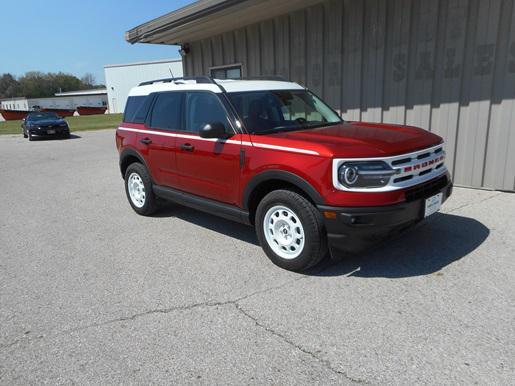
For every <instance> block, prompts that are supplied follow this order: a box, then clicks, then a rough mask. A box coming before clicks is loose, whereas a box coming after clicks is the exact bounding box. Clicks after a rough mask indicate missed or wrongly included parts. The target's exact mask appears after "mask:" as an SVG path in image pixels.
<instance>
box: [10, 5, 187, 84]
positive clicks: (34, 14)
mask: <svg viewBox="0 0 515 386" xmlns="http://www.w3.org/2000/svg"><path fill="white" fill-rule="evenodd" d="M192 2H193V0H146V1H145V0H123V1H122V0H119V1H114V0H87V1H84V0H82V1H78V0H67V1H65V0H45V1H42V0H23V1H19V0H18V1H16V0H15V1H2V2H1V5H0V36H1V38H0V74H3V73H11V74H13V75H16V76H20V75H23V74H24V73H25V72H27V71H42V72H59V71H61V72H65V73H70V74H73V75H76V76H78V77H81V76H83V75H84V74H85V73H92V74H93V75H94V76H95V79H96V81H97V83H103V82H104V65H106V64H120V63H130V62H138V61H145V60H158V59H174V58H178V57H180V56H179V53H178V47H176V46H162V45H156V44H134V45H131V44H129V43H127V42H126V41H125V32H126V31H128V30H129V29H131V28H133V27H136V26H138V25H139V24H142V23H144V22H146V21H149V20H151V19H153V18H155V17H158V16H161V15H163V14H165V13H168V12H171V11H174V10H176V9H177V8H180V7H182V6H184V5H187V4H189V3H192Z"/></svg>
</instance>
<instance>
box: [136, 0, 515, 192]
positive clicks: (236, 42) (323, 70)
mask: <svg viewBox="0 0 515 386" xmlns="http://www.w3.org/2000/svg"><path fill="white" fill-rule="evenodd" d="M126 39H127V40H128V41H129V42H131V43H136V42H140V43H155V44H178V45H182V53H183V55H184V58H183V60H184V71H185V74H186V75H207V74H210V75H213V76H217V77H224V76H227V77H236V76H238V75H243V76H255V75H270V74H278V75H283V76H285V77H287V78H290V79H292V80H294V81H297V82H300V83H302V84H304V85H306V86H307V87H309V88H310V89H311V90H313V91H314V92H316V93H318V94H319V95H321V96H323V97H324V99H325V100H327V101H328V102H329V103H330V104H331V105H332V106H333V107H334V108H336V109H337V110H339V111H340V112H341V113H342V115H343V117H344V118H345V119H347V120H363V121H374V122H392V123H403V124H408V125H416V126H420V127H423V128H425V129H427V130H430V131H433V132H435V133H437V134H439V135H441V136H442V137H444V138H445V141H446V150H447V154H448V165H449V169H450V170H451V171H452V173H453V176H454V181H455V183H456V184H458V185H463V186H473V187H485V188H492V189H504V190H515V4H514V0H325V1H321V0H203V1H198V2H195V3H193V4H191V5H189V6H187V7H185V8H182V9H180V10H178V11H175V12H172V13H170V14H167V15H164V16H162V17H160V18H158V19H155V20H152V21H149V22H147V23H145V24H143V25H140V26H138V27H136V28H134V29H132V30H130V31H128V32H127V34H126Z"/></svg>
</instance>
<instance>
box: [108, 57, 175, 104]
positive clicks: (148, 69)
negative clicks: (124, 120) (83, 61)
mask: <svg viewBox="0 0 515 386" xmlns="http://www.w3.org/2000/svg"><path fill="white" fill-rule="evenodd" d="M104 71H105V81H106V87H107V96H108V100H109V112H110V113H123V109H124V108H125V103H126V102H127V96H128V95H129V91H130V90H131V88H133V87H135V86H137V85H138V84H140V83H141V82H144V81H147V80H152V79H161V78H170V77H171V74H173V75H174V76H177V77H179V76H182V75H183V70H182V60H181V59H168V60H158V61H151V62H138V63H128V64H112V65H107V66H104Z"/></svg>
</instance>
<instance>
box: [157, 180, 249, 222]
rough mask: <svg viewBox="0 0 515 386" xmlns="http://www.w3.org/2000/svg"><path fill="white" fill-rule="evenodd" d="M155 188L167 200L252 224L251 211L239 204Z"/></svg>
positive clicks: (165, 188)
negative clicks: (240, 206)
mask: <svg viewBox="0 0 515 386" xmlns="http://www.w3.org/2000/svg"><path fill="white" fill-rule="evenodd" d="M153 190H154V193H155V194H156V196H158V197H161V198H163V199H165V200H169V201H173V202H176V203H178V204H181V205H184V206H188V207H190V208H194V209H198V210H201V211H203V212H207V213H210V214H213V215H215V216H219V217H223V218H226V219H228V220H232V221H237V222H240V223H243V224H246V225H252V224H251V222H250V218H249V212H247V211H246V210H243V209H240V208H238V207H237V206H234V205H228V204H224V203H221V202H218V201H214V200H210V199H208V198H203V197H199V196H196V195H194V194H190V193H186V192H182V191H180V190H175V189H172V188H168V187H166V186H159V185H154V187H153Z"/></svg>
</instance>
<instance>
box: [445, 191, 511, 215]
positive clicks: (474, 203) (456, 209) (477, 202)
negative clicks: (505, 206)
mask: <svg viewBox="0 0 515 386" xmlns="http://www.w3.org/2000/svg"><path fill="white" fill-rule="evenodd" d="M502 194H503V192H496V194H492V195H491V196H488V197H485V198H483V199H481V200H479V201H473V202H469V203H467V204H463V205H461V206H458V207H457V208H454V209H451V210H449V211H448V212H443V213H453V212H456V211H458V210H460V209H463V208H468V207H469V206H473V205H477V204H482V203H483V202H485V201H489V200H491V199H492V198H495V197H498V196H500V195H502Z"/></svg>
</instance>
